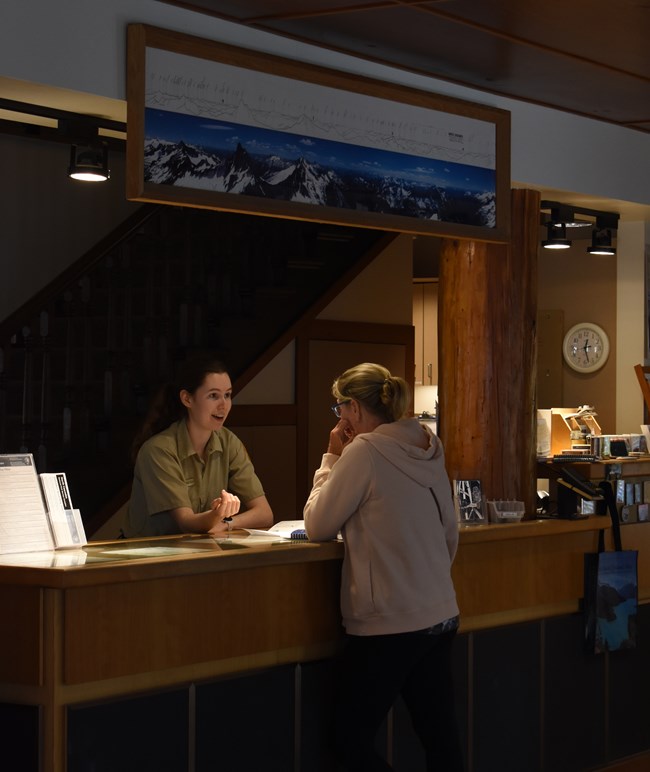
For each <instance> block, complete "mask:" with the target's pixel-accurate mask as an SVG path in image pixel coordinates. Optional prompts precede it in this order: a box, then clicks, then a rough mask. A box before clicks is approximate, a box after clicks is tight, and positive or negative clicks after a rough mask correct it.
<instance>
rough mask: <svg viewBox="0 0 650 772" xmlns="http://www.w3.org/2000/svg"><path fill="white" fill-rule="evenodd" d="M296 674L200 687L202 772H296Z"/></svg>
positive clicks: (280, 670)
mask: <svg viewBox="0 0 650 772" xmlns="http://www.w3.org/2000/svg"><path fill="white" fill-rule="evenodd" d="M294 672H295V667H294V666H293V665H287V666H283V667H277V668H273V669H272V670H265V671H263V672H258V673H253V674H251V675H250V676H245V677H242V678H232V679H228V680H224V681H216V682H214V683H210V684H204V685H202V686H197V688H196V770H197V772H208V771H209V772H251V770H257V769H260V770H264V772H288V770H293V769H294V744H295V740H294V736H295V731H294V726H295V696H294V690H295V680H294ZM167 768H168V769H171V768H170V767H167Z"/></svg>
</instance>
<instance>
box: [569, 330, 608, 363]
mask: <svg viewBox="0 0 650 772" xmlns="http://www.w3.org/2000/svg"><path fill="white" fill-rule="evenodd" d="M562 355H563V356H564V361H565V362H566V363H567V364H568V365H569V367H570V368H572V369H573V370H576V371H577V372H579V373H593V372H595V371H596V370H600V368H601V367H602V366H603V365H604V364H605V362H606V361H607V357H608V356H609V338H608V337H607V333H606V332H605V330H603V328H602V327H599V326H598V325H597V324H593V322H580V324H574V325H573V327H571V329H570V330H568V332H567V334H566V335H565V336H564V341H563V343H562Z"/></svg>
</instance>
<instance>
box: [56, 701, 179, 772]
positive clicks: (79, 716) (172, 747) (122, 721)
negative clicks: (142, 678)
mask: <svg viewBox="0 0 650 772" xmlns="http://www.w3.org/2000/svg"><path fill="white" fill-rule="evenodd" d="M188 716H189V711H188V691H187V690H186V689H183V690H178V691H173V692H160V693H156V694H150V695H147V696H146V697H137V698H133V699H129V700H119V701H116V702H105V703H102V704H100V705H92V706H88V705H85V706H79V707H74V708H69V709H68V768H67V772H90V770H92V772H115V770H118V769H119V770H120V772H142V770H145V769H152V770H153V769H159V770H163V769H168V770H185V769H187V761H188V747H189V746H188V725H189V724H188Z"/></svg>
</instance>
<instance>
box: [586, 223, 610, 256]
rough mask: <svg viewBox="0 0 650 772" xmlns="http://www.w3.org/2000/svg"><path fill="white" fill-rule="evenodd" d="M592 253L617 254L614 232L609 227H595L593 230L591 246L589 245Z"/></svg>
mask: <svg viewBox="0 0 650 772" xmlns="http://www.w3.org/2000/svg"><path fill="white" fill-rule="evenodd" d="M587 252H589V254H590V255H615V254H616V249H615V248H614V247H613V246H612V232H611V230H610V229H609V228H598V227H596V228H594V229H593V231H592V232H591V246H590V247H587Z"/></svg>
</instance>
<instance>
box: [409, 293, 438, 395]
mask: <svg viewBox="0 0 650 772" xmlns="http://www.w3.org/2000/svg"><path fill="white" fill-rule="evenodd" d="M413 326H414V327H415V385H416V386H431V385H436V384H437V383H438V283H437V282H423V283H417V284H414V285H413Z"/></svg>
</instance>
